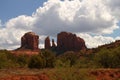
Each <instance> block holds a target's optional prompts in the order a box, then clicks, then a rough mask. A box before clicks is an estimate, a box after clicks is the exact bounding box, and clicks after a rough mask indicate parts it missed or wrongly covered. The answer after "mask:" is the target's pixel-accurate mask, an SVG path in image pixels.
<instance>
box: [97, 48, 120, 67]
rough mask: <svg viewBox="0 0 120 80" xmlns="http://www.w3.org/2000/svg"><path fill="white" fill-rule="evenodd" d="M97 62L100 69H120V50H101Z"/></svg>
mask: <svg viewBox="0 0 120 80" xmlns="http://www.w3.org/2000/svg"><path fill="white" fill-rule="evenodd" d="M95 61H96V63H97V64H98V65H99V66H100V67H104V68H120V51H119V49H111V50H110V49H109V50H108V49H106V48H104V49H101V50H100V51H99V52H98V53H96V55H95Z"/></svg>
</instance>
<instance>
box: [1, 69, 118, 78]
mask: <svg viewBox="0 0 120 80" xmlns="http://www.w3.org/2000/svg"><path fill="white" fill-rule="evenodd" d="M20 71H22V73H21V72H20ZM11 72H12V73H11ZM88 72H89V75H87V76H91V77H93V76H94V77H95V80H120V69H95V70H94V69H93V70H90V71H88ZM28 73H30V74H28ZM49 77H50V75H47V74H46V73H43V72H41V71H38V70H31V71H30V70H12V71H9V70H0V80H50V78H49ZM66 77H67V76H66ZM88 80H89V79H88Z"/></svg>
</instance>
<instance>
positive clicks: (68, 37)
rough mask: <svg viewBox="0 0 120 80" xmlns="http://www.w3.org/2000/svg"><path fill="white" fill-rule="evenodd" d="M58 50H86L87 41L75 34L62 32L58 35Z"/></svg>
mask: <svg viewBox="0 0 120 80" xmlns="http://www.w3.org/2000/svg"><path fill="white" fill-rule="evenodd" d="M57 48H58V50H62V51H79V50H85V49H86V46H85V41H84V40H83V39H82V38H80V37H77V36H76V35H75V34H72V33H68V32H61V33H59V34H58V35H57Z"/></svg>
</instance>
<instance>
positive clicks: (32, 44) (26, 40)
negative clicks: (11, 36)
mask: <svg viewBox="0 0 120 80" xmlns="http://www.w3.org/2000/svg"><path fill="white" fill-rule="evenodd" d="M38 45H39V36H38V35H36V34H35V33H33V32H28V33H25V34H24V36H23V37H22V38H21V47H20V49H30V50H33V51H36V50H38V49H39V48H38Z"/></svg>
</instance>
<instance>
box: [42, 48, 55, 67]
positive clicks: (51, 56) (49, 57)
mask: <svg viewBox="0 0 120 80" xmlns="http://www.w3.org/2000/svg"><path fill="white" fill-rule="evenodd" d="M41 55H42V56H43V58H44V60H45V61H46V66H45V67H49V68H53V67H54V63H55V60H56V55H55V53H54V52H52V51H50V50H44V51H42V53H41Z"/></svg>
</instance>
